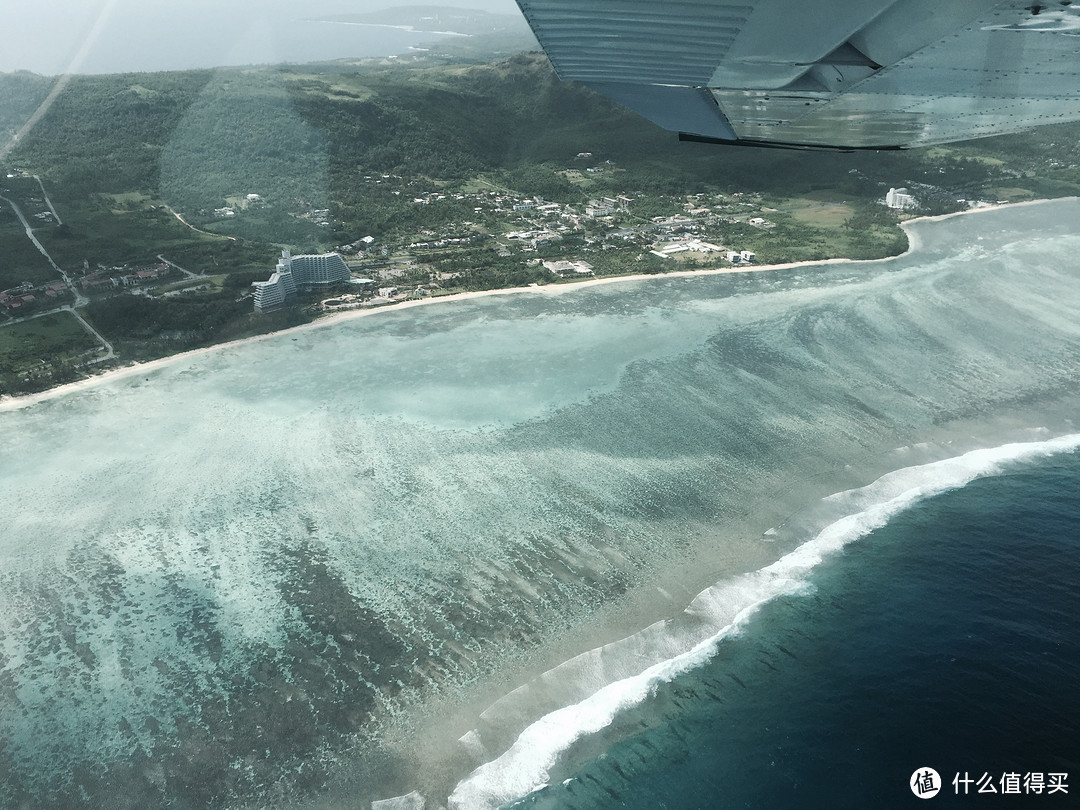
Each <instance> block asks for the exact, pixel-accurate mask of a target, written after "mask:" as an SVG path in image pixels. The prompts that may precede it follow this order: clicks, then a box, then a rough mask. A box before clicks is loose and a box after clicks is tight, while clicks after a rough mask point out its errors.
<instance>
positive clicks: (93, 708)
mask: <svg viewBox="0 0 1080 810" xmlns="http://www.w3.org/2000/svg"><path fill="white" fill-rule="evenodd" d="M1078 213H1080V203H1078V202H1077V201H1075V200H1062V201H1054V202H1049V203H1040V204H1035V205H1030V206H1016V207H1007V208H1000V209H996V210H992V211H986V212H982V213H977V214H971V215H965V216H960V217H954V218H950V219H945V220H941V221H935V222H922V223H918V224H916V225H913V226H912V229H911V233H912V235H913V242H914V248H913V250H912V251H911V252H910V253H909V254H907V255H905V256H903V257H899V258H897V259H894V260H887V261H882V262H862V263H859V262H849V263H833V264H823V265H812V266H803V267H793V268H788V269H782V270H775V271H768V272H761V273H741V274H719V275H707V276H706V275H696V276H690V277H682V278H673V277H663V278H650V279H644V280H629V281H619V282H617V283H611V284H602V285H594V286H574V287H563V286H560V287H557V288H546V289H531V290H522V291H516V292H513V293H507V294H500V295H493V296H488V297H475V298H470V299H467V300H458V301H449V302H432V303H430V304H423V305H421V306H415V307H408V308H406V307H395V308H390V309H387V310H384V311H380V312H377V313H374V314H372V315H370V316H365V317H358V318H352V319H346V320H338V321H335V322H332V323H328V324H316V325H315V326H314V327H312V328H304V329H301V330H294V331H290V332H285V333H281V334H279V335H275V336H271V337H268V338H265V339H260V340H256V341H251V342H247V343H243V344H237V345H230V346H224V347H219V348H216V349H214V350H211V351H208V352H203V353H198V354H193V355H186V356H182V357H178V358H175V359H173V360H172V361H170V362H168V363H163V364H155V365H152V366H146V367H141V368H134V369H130V370H128V371H126V372H123V373H119V374H116V375H112V376H110V377H107V378H104V379H101V380H98V381H95V382H92V383H90V384H86V385H82V386H79V387H77V388H75V389H71V390H65V391H60V392H56V393H54V394H53V395H51V396H47V397H44V398H39V399H31V400H26V401H23V402H19V403H0V448H2V450H0V453H2V460H0V500H2V502H3V503H5V504H7V505H8V506H9V508H8V510H7V512H6V514H5V518H4V523H3V526H4V528H3V531H2V532H0V806H16V807H51V806H69V807H98V806H103V805H104V804H106V803H107V804H108V806H110V807H117V808H125V807H131V808H136V807H147V806H166V805H168V806H173V807H249V806H276V807H320V808H329V807H368V806H373V807H374V808H375V810H393V809H395V808H409V809H410V810H411V809H412V808H418V807H425V806H426V807H428V808H434V807H441V806H445V807H448V808H453V810H466V809H467V810H474V808H477V809H479V808H496V807H503V806H509V807H515V806H520V807H532V806H535V807H678V808H690V807H729V806H730V807H777V806H802V807H819V806H821V807H825V806H828V807H837V806H856V805H859V806H864V805H866V804H868V803H870V802H874V803H876V804H881V805H884V806H893V805H899V804H901V803H904V802H907V801H911V802H918V801H920V799H919V798H917V797H916V796H915V794H914V793H913V791H912V789H911V787H910V786H909V784H910V783H911V781H912V779H913V778H914V775H915V774H916V772H918V773H919V774H923V773H925V772H926V770H927V769H934V770H935V771H936V772H937V774H938V775H939V778H940V780H942V781H943V782H944V786H943V787H941V789H940V790H941V792H940V793H939V795H938V796H936V797H934V799H933V801H937V802H938V803H946V804H947V803H949V802H952V803H954V804H955V803H957V802H961V803H962V802H970V803H974V804H977V803H979V802H980V801H983V800H986V801H991V799H989V798H988V795H987V794H986V793H983V794H979V793H978V792H977V790H978V780H979V779H981V778H982V777H983V776H984V774H985V775H986V776H987V777H988V778H990V779H991V781H992V780H998V781H997V782H996V785H997V788H998V790H999V793H1000V791H1003V790H1005V788H1006V787H1009V788H1011V787H1012V785H1013V782H1012V781H1011V780H1012V779H1013V777H1012V776H1011V774H1014V773H1016V774H1019V776H1018V777H1017V778H1019V779H1021V781H1023V777H1025V776H1026V777H1027V779H1028V785H1029V788H1028V789H1029V791H1031V790H1032V789H1031V787H1030V786H1031V785H1032V784H1035V785H1037V784H1038V780H1037V778H1036V777H1035V776H1034V775H1036V774H1037V775H1039V776H1041V777H1042V779H1043V784H1044V789H1043V792H1042V793H1038V794H1036V793H1034V792H1029V793H1027V794H1024V793H1023V792H1021V793H1020V794H1018V795H999V800H1000V801H1002V802H1006V801H1007V802H1008V803H1010V804H1015V805H1016V806H1041V805H1042V804H1054V803H1057V804H1060V805H1064V804H1065V803H1067V801H1068V795H1070V794H1064V793H1063V792H1062V789H1061V785H1060V784H1058V785H1057V788H1058V789H1057V790H1055V791H1054V793H1052V794H1051V793H1050V787H1049V783H1050V782H1051V781H1054V782H1055V783H1061V782H1062V780H1064V782H1065V783H1067V782H1068V779H1071V778H1073V775H1072V772H1073V771H1074V770H1075V769H1074V768H1073V767H1072V766H1073V765H1074V764H1075V760H1076V756H1077V754H1076V748H1075V740H1076V739H1077V736H1076V733H1075V732H1076V727H1077V711H1076V698H1075V695H1077V694H1080V692H1078V691H1077V689H1076V688H1075V687H1076V680H1077V676H1076V667H1075V664H1076V662H1077V660H1078V659H1077V656H1076V638H1077V635H1076V633H1075V630H1076V621H1077V619H1076V617H1077V615H1078V613H1077V611H1076V610H1075V608H1076V601H1077V597H1076V594H1075V588H1074V587H1073V586H1072V583H1073V582H1075V577H1074V574H1075V573H1076V568H1077V555H1076V545H1077V541H1078V534H1080V532H1078V530H1077V523H1078V518H1080V499H1078V498H1077V497H1076V493H1077V488H1076V483H1077V479H1078V476H1080V463H1078V452H1077V447H1078V446H1080V438H1078V437H1080V428H1078V426H1077V424H1076V418H1077V413H1078V409H1077V408H1078V404H1080V397H1078V393H1080V387H1078V381H1080V323H1078V322H1077V319H1076V316H1075V313H1076V312H1077V311H1078V308H1080V265H1078V264H1077V261H1076V258H1075V257H1076V256H1077V255H1078V249H1080V237H1077V236H1076V235H1075V234H1074V224H1075V221H1076V216H1077V214H1078ZM958 774H959V775H960V776H963V775H964V774H968V775H970V779H971V780H972V781H971V783H970V785H969V789H970V791H971V792H970V793H969V795H968V796H967V798H965V797H963V796H960V797H956V796H953V795H951V794H952V791H953V790H954V787H953V784H952V780H953V777H954V776H956V775H958ZM1063 774H1064V775H1065V776H1062V775H1063ZM1006 777H1007V778H1006ZM1033 779H1034V780H1035V781H1034V782H1033V781H1032V780H1033ZM1001 780H1004V781H1001ZM958 784H961V786H963V785H962V783H959V782H958ZM1020 789H1021V791H1023V790H1024V787H1023V786H1021V788H1020ZM1068 789H1069V790H1070V791H1071V792H1072V788H1068ZM373 803H374V804H373Z"/></svg>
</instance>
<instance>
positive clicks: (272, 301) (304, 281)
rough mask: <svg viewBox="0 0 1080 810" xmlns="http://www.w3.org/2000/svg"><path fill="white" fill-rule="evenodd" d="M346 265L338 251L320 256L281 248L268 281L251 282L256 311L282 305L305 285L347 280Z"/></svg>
mask: <svg viewBox="0 0 1080 810" xmlns="http://www.w3.org/2000/svg"><path fill="white" fill-rule="evenodd" d="M349 278H350V274H349V266H348V265H347V264H345V260H344V259H343V258H341V256H340V255H339V254H337V253H323V254H321V255H319V256H293V255H292V254H291V253H290V252H289V251H287V250H283V251H281V258H280V259H279V260H278V263H277V267H276V268H275V270H274V274H273V275H272V276H270V278H269V279H268V280H267V281H255V282H252V285H251V286H252V287H254V288H255V311H256V312H260V311H263V310H267V309H273V308H274V307H277V306H281V304H283V303H285V301H286V300H287V299H288V298H291V297H292V296H294V295H296V291H297V289H299V288H300V287H307V286H325V285H329V284H337V283H339V282H342V281H348V280H349Z"/></svg>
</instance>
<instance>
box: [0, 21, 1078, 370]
mask: <svg viewBox="0 0 1080 810" xmlns="http://www.w3.org/2000/svg"><path fill="white" fill-rule="evenodd" d="M421 12H423V13H425V14H426V13H427V12H424V11H423V9H419V10H417V9H413V10H412V11H410V12H409V13H412V14H414V15H415V14H421ZM477 24H478V25H480V27H482V26H483V21H482V20H481V21H480V22H479V23H477ZM491 36H493V37H496V38H497V36H499V35H498V33H497V32H496V34H492V35H491ZM457 40H461V42H465V41H466V40H467V41H468V42H469V43H471V44H470V45H469V46H468V47H459V46H460V45H461V42H457ZM449 42H450V44H449V45H447V46H445V47H440V48H434V49H433V50H432V51H431V52H429V53H427V54H423V55H417V56H410V57H402V58H386V59H364V60H354V61H350V60H345V61H337V62H329V63H325V64H309V65H287V66H282V67H277V68H229V69H219V70H201V71H184V72H173V73H153V74H120V75H113V76H77V77H72V78H70V81H68V82H67V84H66V85H61V86H59V88H58V86H57V81H58V80H57V79H51V78H45V77H40V76H35V75H33V74H27V73H15V74H6V75H4V74H0V155H6V156H5V157H3V158H0V195H2V196H6V197H8V199H10V200H12V201H13V202H14V203H15V205H17V206H19V208H20V209H21V210H22V211H23V213H24V214H25V215H26V216H27V217H30V218H31V221H32V223H33V226H34V233H35V237H36V238H37V239H38V240H39V241H40V242H41V244H42V245H43V246H44V247H45V248H46V250H47V251H48V252H49V254H50V256H51V257H52V259H53V260H54V261H55V262H57V264H58V265H59V266H60V267H61V268H63V269H64V270H65V271H66V272H67V273H68V274H69V276H70V277H71V278H72V279H73V284H76V285H84V284H90V282H93V284H94V285H96V286H85V287H83V289H85V290H86V296H88V297H89V298H90V299H92V301H93V303H92V304H91V305H90V306H89V307H88V308H87V309H86V314H87V316H88V319H89V320H90V321H91V322H93V323H95V325H96V326H97V328H99V329H100V330H102V331H103V333H104V334H106V335H107V336H109V337H110V339H113V338H115V345H116V350H117V356H118V358H119V362H125V361H128V360H131V359H136V358H145V357H152V356H158V355H162V354H168V353H171V352H175V351H180V350H183V349H186V348H191V347H193V346H200V345H206V344H208V343H213V342H219V341H221V340H225V339H230V338H234V337H239V336H243V335H246V334H252V333H254V332H259V331H266V330H269V329H274V328H280V327H281V326H284V325H288V324H290V323H296V322H300V321H303V320H307V319H310V318H311V317H314V315H315V314H316V311H317V309H318V307H319V306H321V304H320V302H319V301H318V300H317V299H316V298H311V299H303V300H301V301H300V302H299V304H298V305H297V306H296V307H293V308H292V309H291V310H290V311H288V312H280V313H277V314H275V315H274V316H273V317H260V316H254V315H253V314H252V312H251V304H250V300H249V299H248V300H245V298H244V295H245V290H247V289H248V285H249V284H250V281H251V280H252V279H255V278H260V277H262V278H265V277H266V275H268V274H269V271H270V269H271V268H272V267H273V264H274V261H275V256H276V255H277V254H278V252H279V250H280V249H281V248H284V247H287V248H290V249H292V250H294V252H301V253H303V252H321V251H324V250H329V249H338V250H341V251H342V252H343V253H345V254H346V255H347V257H348V258H349V261H350V262H352V263H353V265H354V268H355V269H356V270H357V271H359V273H361V274H363V275H369V276H372V277H373V278H376V279H377V281H378V282H379V284H381V285H386V286H390V285H393V286H394V287H398V288H400V289H402V290H405V291H406V292H407V293H408V294H410V295H442V294H447V293H450V292H457V291H461V290H470V289H491V288H496V287H507V286H517V285H524V284H530V283H561V281H562V279H560V278H559V277H558V276H557V275H555V274H554V272H552V271H549V270H547V269H545V268H544V267H543V266H542V265H541V262H542V261H546V260H571V261H583V260H587V262H588V264H589V265H591V267H592V272H594V273H595V274H597V275H612V274H619V273H627V272H639V273H640V272H646V273H657V272H665V271H666V270H670V269H686V268H694V267H704V266H716V264H717V262H718V261H720V260H719V259H717V258H715V254H714V255H713V256H709V255H704V254H701V253H693V252H690V253H687V254H686V255H680V256H678V257H676V258H668V257H667V256H666V255H663V254H660V253H653V252H652V250H653V249H654V248H656V247H658V246H660V244H661V243H662V242H663V241H664V239H669V240H670V239H674V240H676V241H677V240H679V239H684V238H688V237H690V236H694V237H696V238H699V239H702V240H709V241H710V242H711V243H714V244H716V245H722V246H724V247H725V248H735V249H738V250H748V251H750V252H753V253H755V254H756V255H757V259H758V261H759V262H761V263H777V262H786V261H798V260H820V259H826V258H834V257H841V256H843V257H851V258H875V257H880V256H886V255H890V254H895V253H898V252H900V251H902V250H903V249H904V247H905V245H906V239H905V237H904V235H903V233H902V232H901V231H900V230H899V228H897V221H898V216H897V214H896V213H895V212H893V211H891V210H889V209H886V208H884V207H883V206H881V205H880V204H879V202H878V201H879V200H880V199H881V198H882V197H883V196H884V194H885V192H886V191H887V190H888V189H889V188H890V187H893V186H907V187H910V188H911V189H912V190H913V191H914V192H915V194H916V196H917V197H918V199H919V202H920V204H921V208H920V210H919V213H923V214H926V213H941V212H946V211H952V210H959V209H961V208H963V207H964V206H965V205H966V203H965V202H963V201H962V200H975V199H982V200H989V201H991V202H993V201H1000V200H1010V201H1015V200H1022V199H1027V198H1031V197H1035V196H1060V195H1064V194H1077V193H1080V169H1078V165H1080V154H1078V151H1080V150H1078V147H1077V143H1078V138H1077V134H1078V133H1080V127H1077V126H1076V125H1068V126H1058V127H1048V128H1043V129H1040V130H1037V131H1036V132H1034V133H1032V134H1029V135H1022V136H1011V137H1006V138H996V139H987V140H984V141H978V142H972V143H968V144H959V145H954V146H948V147H936V148H933V149H925V150H913V151H911V152H889V153H857V154H843V153H829V152H800V151H778V150H759V149H746V148H738V147H722V146H711V145H704V144H694V143H680V142H679V141H678V140H677V137H676V136H675V135H674V134H673V133H670V132H666V131H663V130H660V129H659V128H657V127H655V126H653V125H652V124H650V123H649V122H647V121H645V120H644V119H642V118H640V117H638V116H637V115H635V114H633V113H630V112H628V111H627V110H625V109H623V108H621V107H618V106H616V105H614V104H612V103H611V102H609V101H607V100H606V99H604V98H602V97H600V96H598V95H596V94H595V93H593V92H591V91H589V90H588V89H586V88H584V87H581V86H578V85H574V84H571V83H567V82H562V81H560V80H559V79H558V78H557V77H556V76H555V74H554V72H553V71H552V69H551V67H550V65H549V64H548V62H547V60H546V59H545V58H544V56H543V55H542V54H539V53H519V54H517V55H515V56H510V57H506V58H499V59H497V60H495V61H486V60H485V59H478V58H476V57H474V56H469V55H466V54H468V53H469V52H470V48H471V49H472V50H474V51H475V50H477V49H478V47H479V46H478V45H477V42H478V40H474V39H468V38H450V40H449ZM485 47H486V46H485ZM54 89H59V90H60V92H58V93H56V94H55V99H54V103H53V104H52V105H51V107H49V108H48V110H47V112H45V113H44V114H43V115H42V116H41V118H40V120H39V121H38V123H37V125H36V126H35V127H34V128H33V129H32V130H31V131H30V132H29V133H27V134H24V136H23V137H20V138H18V139H15V138H14V135H15V133H17V132H18V131H19V130H20V129H21V128H22V127H23V126H24V124H25V123H26V121H28V120H29V119H30V118H31V116H32V115H33V113H34V111H35V110H36V109H38V108H39V105H40V104H41V103H42V101H43V100H45V99H46V97H47V96H49V94H50V91H52V90H54ZM35 177H40V178H41V183H40V184H39V183H38V181H37V180H36V179H35ZM42 189H44V190H47V193H48V196H49V198H50V199H51V202H52V204H53V205H54V206H55V208H56V211H57V213H58V214H59V216H60V218H61V219H62V220H63V221H62V224H61V223H60V222H57V221H55V220H53V219H52V218H51V217H50V215H49V209H48V206H47V204H46V201H45V200H44V198H43V196H42V193H41V192H42ZM603 197H608V198H617V197H618V198H623V199H624V200H628V201H629V202H628V203H626V204H620V205H621V207H620V209H619V210H618V211H613V212H611V215H609V216H598V217H594V216H586V215H585V212H586V210H587V208H588V203H589V201H590V200H595V199H598V198H603ZM552 206H554V207H555V209H557V210H553V209H552ZM545 211H546V213H545ZM688 212H699V213H693V214H689V213H688ZM700 212H704V213H700ZM680 217H681V218H683V220H685V222H683V220H679V218H680ZM673 218H674V219H673ZM676 220H678V222H676ZM655 221H663V222H667V223H668V224H667V225H664V226H660V225H655V226H654V225H653V224H652V223H653V222H655ZM679 222H681V223H682V224H679ZM673 223H675V224H673ZM522 234H526V236H522ZM0 238H2V239H3V243H4V245H5V251H4V252H3V254H2V255H0V293H3V291H5V290H8V291H10V290H13V289H16V288H28V287H33V286H34V285H43V284H47V283H49V282H50V281H55V279H56V273H55V271H54V270H53V269H52V267H51V265H50V264H49V263H48V262H47V260H45V259H44V257H43V256H42V255H41V254H40V253H39V252H38V251H37V248H36V247H35V246H34V245H33V244H32V243H31V242H30V241H29V240H27V239H26V237H25V233H24V229H23V226H22V224H21V222H20V220H19V219H18V218H17V215H16V214H15V212H14V211H13V210H11V207H10V206H8V205H6V204H4V203H2V202H0ZM159 256H164V257H165V259H167V260H168V261H170V262H172V263H173V264H175V265H178V266H179V267H180V268H182V270H183V271H186V272H187V273H189V274H194V275H193V276H192V275H189V276H188V278H187V279H186V280H183V279H178V278H176V277H175V275H177V274H179V273H180V272H182V271H181V270H176V271H175V273H174V274H173V276H170V277H169V278H163V279H162V280H161V283H159V284H153V285H150V286H148V287H141V286H140V287H139V289H138V290H134V289H128V288H127V286H126V285H127V282H123V283H121V280H122V277H123V276H124V274H126V273H128V274H129V273H130V272H131V269H132V268H139V267H146V266H148V265H154V264H156V263H157V262H159V261H160V260H159V259H158V257H159ZM110 279H112V281H110ZM203 279H205V282H204V281H203ZM181 281H182V283H179V282H181ZM178 283H179V286H177V284H178ZM133 292H134V293H136V295H134V296H132V295H131V293H133ZM402 294H405V293H402ZM26 295H29V296H33V298H32V300H31V299H30V298H27V299H26V300H21V301H18V302H16V304H17V305H18V307H19V309H18V310H16V309H14V308H12V307H13V306H14V305H12V304H10V303H9V304H8V305H7V309H6V310H5V309H4V308H3V306H0V327H2V324H3V323H4V322H6V321H10V320H14V319H15V316H16V315H18V316H20V317H26V316H27V315H33V314H34V313H35V312H38V313H39V312H42V311H47V307H50V306H55V305H56V303H57V302H58V301H59V299H58V298H57V297H56V293H55V292H54V293H50V294H49V296H46V295H44V294H41V295H39V294H36V293H33V292H30V293H26ZM50 296H51V297H50ZM61 297H63V296H61ZM69 299H70V300H74V296H73V295H70V294H68V299H64V300H69ZM129 299H130V300H129ZM8 300H9V302H10V300H11V299H10V297H9V299H8ZM395 300H396V299H395ZM0 303H2V302H0ZM336 303H337V304H341V305H345V304H349V300H345V299H343V300H342V301H338V302H336ZM360 303H363V302H360ZM32 333H33V330H30V332H29V333H28V334H32ZM31 342H32V341H31ZM13 345H15V344H13ZM17 346H23V347H24V348H25V357H24V358H23V359H22V360H19V359H18V358H17V357H15V355H14V354H11V353H9V355H7V360H3V361H0V388H3V387H5V386H6V387H7V388H8V389H10V390H21V389H25V388H27V387H41V386H46V385H49V384H51V381H52V380H53V377H52V376H50V375H51V374H52V371H51V370H50V367H49V364H48V363H47V362H46V363H44V364H42V363H40V362H39V361H40V359H41V358H40V355H41V353H42V352H41V351H39V350H38V348H36V347H34V346H32V345H26V341H22V342H19V343H18V344H17ZM12 351H13V352H15V351H16V350H15V349H13V350H12ZM18 351H22V349H18ZM45 354H47V352H45ZM5 363H7V365H4V364H5ZM35 364H36V365H35ZM31 367H33V369H34V371H33V374H32V375H30V376H27V375H28V374H30V372H28V371H27V369H28V368H31ZM65 373H70V369H68V370H67V371H65ZM5 381H6V382H5Z"/></svg>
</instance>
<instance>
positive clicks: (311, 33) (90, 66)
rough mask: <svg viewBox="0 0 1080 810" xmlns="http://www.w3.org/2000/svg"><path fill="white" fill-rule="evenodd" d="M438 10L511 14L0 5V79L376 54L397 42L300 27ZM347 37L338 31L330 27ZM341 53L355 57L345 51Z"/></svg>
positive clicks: (164, 1) (403, 0) (267, 6)
mask: <svg viewBox="0 0 1080 810" xmlns="http://www.w3.org/2000/svg"><path fill="white" fill-rule="evenodd" d="M408 5H443V6H455V7H460V8H475V9H480V10H483V11H491V12H496V13H501V14H513V15H520V11H519V10H518V7H517V5H516V4H515V2H514V0H436V2H431V1H430V0H428V2H426V3H424V2H419V0H224V2H223V0H49V1H48V2H40V0H4V6H5V8H4V10H3V12H2V13H0V19H2V20H3V31H4V37H3V39H4V43H3V44H4V46H3V49H0V71H12V70H32V71H34V72H36V73H43V74H47V75H52V74H58V73H66V72H73V73H112V72H118V71H128V70H131V71H142V70H172V69H179V68H188V67H213V66H217V65H223V64H250V63H261V62H280V61H297V62H304V61H309V60H310V59H313V58H317V57H318V55H319V54H313V53H311V51H318V50H320V48H321V49H324V50H325V52H324V53H322V54H321V55H322V56H324V57H326V58H340V57H345V56H373V55H377V54H376V53H374V52H370V51H372V50H375V51H377V50H378V49H379V48H380V47H382V48H384V49H387V50H389V51H394V49H395V48H399V47H403V46H406V45H407V42H406V41H405V39H403V37H404V36H405V35H404V34H400V35H399V34H395V33H389V34H388V33H387V31H386V29H382V30H381V33H379V34H378V35H377V36H376V35H375V34H373V33H372V32H371V31H365V30H364V29H358V28H356V27H352V26H350V27H344V26H328V25H318V24H316V23H305V22H303V21H304V20H306V19H310V18H312V17H317V16H320V15H327V14H343V13H360V12H368V11H377V10H379V9H383V8H390V7H394V6H408ZM346 28H348V29H351V30H339V29H346ZM350 49H355V50H354V51H353V50H350Z"/></svg>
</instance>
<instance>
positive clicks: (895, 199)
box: [885, 188, 919, 211]
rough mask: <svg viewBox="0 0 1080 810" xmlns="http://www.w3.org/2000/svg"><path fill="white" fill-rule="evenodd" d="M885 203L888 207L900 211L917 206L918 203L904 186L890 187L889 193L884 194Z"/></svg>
mask: <svg viewBox="0 0 1080 810" xmlns="http://www.w3.org/2000/svg"><path fill="white" fill-rule="evenodd" d="M885 204H886V205H887V206H889V208H896V209H897V210H900V211H907V210H909V209H912V208H918V207H919V203H918V202H917V201H916V200H915V198H914V197H912V196H911V194H909V193H908V190H907V189H906V188H890V189H889V193H888V194H886V195H885Z"/></svg>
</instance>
